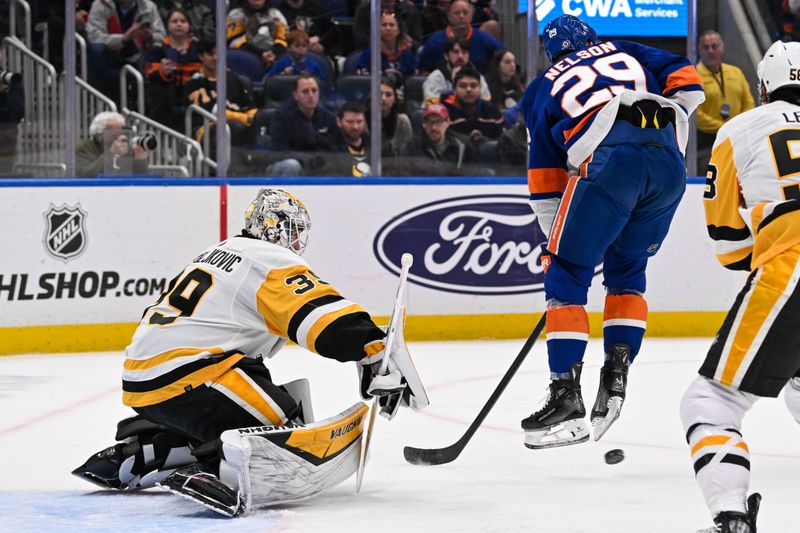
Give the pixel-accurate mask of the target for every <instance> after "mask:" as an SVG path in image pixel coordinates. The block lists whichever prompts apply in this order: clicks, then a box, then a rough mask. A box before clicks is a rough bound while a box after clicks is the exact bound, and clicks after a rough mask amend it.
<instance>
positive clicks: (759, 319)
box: [720, 261, 793, 386]
mask: <svg viewBox="0 0 800 533" xmlns="http://www.w3.org/2000/svg"><path fill="white" fill-rule="evenodd" d="M781 267H782V265H780V264H775V262H774V261H773V262H769V263H767V264H765V265H764V267H763V268H764V271H763V273H762V275H761V279H768V280H771V282H770V286H769V287H765V286H764V285H763V284H761V283H760V280H759V282H756V284H755V285H754V287H753V291H752V294H751V295H750V300H749V301H748V302H747V307H746V308H745V309H744V312H743V314H742V315H741V321H740V323H739V325H738V327H737V328H736V336H735V337H734V338H733V342H732V343H731V348H730V352H729V353H728V357H727V358H726V361H725V366H724V368H723V370H722V376H721V378H720V383H722V384H723V385H728V386H730V385H732V384H733V380H734V378H735V377H736V373H737V372H738V371H739V367H740V366H741V364H742V361H744V358H745V356H746V355H747V353H748V352H749V351H750V349H751V347H752V346H753V342H754V341H755V339H756V336H757V335H758V332H759V331H760V330H761V328H762V327H763V326H764V321H765V320H766V319H767V318H768V317H769V316H770V311H771V310H772V308H773V307H775V304H776V303H777V302H778V300H779V299H780V298H781V296H782V292H783V289H784V288H785V287H786V285H787V284H788V283H789V279H790V278H791V276H792V272H793V269H792V268H781Z"/></svg>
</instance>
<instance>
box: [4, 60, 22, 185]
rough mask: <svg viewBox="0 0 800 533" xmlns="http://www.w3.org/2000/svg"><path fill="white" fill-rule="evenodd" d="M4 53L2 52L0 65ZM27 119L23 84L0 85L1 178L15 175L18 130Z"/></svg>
mask: <svg viewBox="0 0 800 533" xmlns="http://www.w3.org/2000/svg"><path fill="white" fill-rule="evenodd" d="M2 63H3V52H2V50H0V64H2ZM24 117H25V92H24V90H23V87H22V83H21V82H20V83H11V84H10V85H6V84H3V83H0V176H9V175H13V174H14V160H15V158H16V154H17V129H18V127H19V123H20V121H21V120H22V119H23V118H24Z"/></svg>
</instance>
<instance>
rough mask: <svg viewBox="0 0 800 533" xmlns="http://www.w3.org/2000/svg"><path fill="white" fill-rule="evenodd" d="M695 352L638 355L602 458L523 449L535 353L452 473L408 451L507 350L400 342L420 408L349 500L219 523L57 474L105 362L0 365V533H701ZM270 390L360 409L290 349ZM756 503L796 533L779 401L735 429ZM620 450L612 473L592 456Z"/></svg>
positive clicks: (155, 493)
mask: <svg viewBox="0 0 800 533" xmlns="http://www.w3.org/2000/svg"><path fill="white" fill-rule="evenodd" d="M708 344H709V340H708V339H685V340H663V339H646V340H645V345H644V348H643V350H642V353H641V354H640V356H639V358H638V359H637V361H636V363H635V364H634V367H633V369H632V370H631V375H630V384H629V396H628V400H627V402H626V403H625V406H624V409H623V412H622V416H621V417H620V419H619V420H618V421H617V423H616V424H615V425H614V426H613V427H612V428H611V429H610V430H609V432H608V433H607V434H606V436H605V437H604V438H603V440H601V441H600V442H593V441H590V442H588V443H585V444H581V445H577V446H571V447H565V448H556V449H549V450H539V451H533V450H528V449H527V448H525V447H524V446H523V444H522V433H521V430H520V429H519V420H520V419H522V418H524V417H526V416H527V415H528V414H530V412H531V411H532V409H533V408H534V407H535V406H536V404H537V403H538V401H539V400H540V398H541V397H542V395H543V394H544V391H545V387H546V383H547V372H546V353H545V350H544V343H543V342H541V341H539V343H537V345H536V346H535V347H534V350H533V352H532V353H531V355H530V356H529V358H528V360H527V361H526V362H525V364H524V365H523V366H522V369H521V370H520V372H519V374H518V375H517V376H516V378H515V379H514V380H513V381H512V383H511V385H510V386H509V388H508V390H507V391H506V393H505V394H504V396H503V397H502V398H501V399H500V401H499V403H498V404H497V405H496V407H495V409H494V410H493V411H492V413H491V414H490V415H489V417H488V419H487V420H486V422H485V424H484V426H483V427H482V428H481V429H480V430H479V431H478V433H477V434H476V435H475V437H474V438H473V440H472V441H471V442H470V443H469V444H468V445H467V448H466V449H465V451H464V452H463V454H462V455H461V457H459V458H458V459H457V460H456V461H455V462H453V463H451V464H448V465H443V466H436V467H431V466H429V467H422V466H412V465H409V464H407V463H406V462H405V461H404V459H403V455H402V449H403V446H404V445H408V444H410V445H414V446H419V447H443V446H446V445H449V444H451V443H452V442H455V440H457V439H458V438H459V437H460V436H461V435H462V434H463V432H464V430H465V429H466V426H467V425H468V424H469V423H470V422H471V421H472V419H473V418H474V416H475V415H476V414H477V412H478V411H479V410H480V408H481V406H482V405H483V403H484V402H485V401H486V399H487V398H488V396H489V395H490V393H491V391H492V390H493V389H494V387H495V386H496V384H497V383H498V381H499V379H500V377H501V376H502V374H503V373H504V372H505V370H506V368H507V367H508V365H509V364H510V362H511V361H512V360H513V358H514V357H515V356H516V354H517V352H518V350H519V348H520V347H521V345H522V341H521V340H512V341H491V342H489V341H486V342H484V341H481V342H477V341H476V342H427V343H412V344H411V350H412V353H413V355H414V358H415V362H416V365H417V367H418V369H419V371H420V374H421V375H422V377H423V379H424V380H425V382H426V383H427V386H428V391H429V395H430V398H431V406H430V407H429V408H428V409H427V410H425V411H423V412H422V413H413V412H411V411H403V412H401V413H400V414H399V415H398V416H397V418H395V419H394V420H393V421H391V422H388V421H386V420H384V419H379V420H378V426H377V427H376V431H375V434H374V438H373V450H372V452H373V453H372V460H371V461H370V463H369V464H368V468H367V470H366V474H365V478H364V487H363V488H362V492H361V494H358V495H357V494H356V493H355V479H354V478H351V479H348V480H347V481H345V482H344V483H343V484H342V485H339V486H338V487H336V488H334V489H332V490H330V491H328V492H327V493H323V494H321V495H320V496H318V497H317V498H315V499H312V500H309V501H306V502H304V503H301V504H296V505H291V506H285V507H282V508H278V509H271V510H262V511H257V512H254V513H252V514H251V515H249V516H246V517H244V518H240V519H235V520H229V519H225V518H222V517H219V516H217V515H215V514H214V513H212V512H211V511H207V510H205V509H204V508H202V507H200V506H196V505H194V504H193V503H192V502H189V501H185V500H183V499H180V498H177V497H175V496H172V495H170V494H167V493H165V492H161V491H160V490H155V489H154V490H148V491H144V492H140V493H114V492H110V491H99V490H95V489H94V486H93V485H90V484H88V483H86V482H84V481H81V480H79V479H77V478H74V477H72V476H71V475H70V474H69V472H70V470H71V469H73V468H75V467H76V466H78V465H80V464H81V463H83V461H84V460H86V458H88V456H89V455H91V454H92V453H94V452H96V451H99V450H100V449H102V448H104V447H106V446H107V445H110V444H112V443H113V434H114V430H115V427H116V422H117V421H118V420H119V419H121V418H123V417H125V416H127V415H128V414H129V411H128V410H127V409H126V408H124V407H123V406H122V405H121V402H120V394H121V393H120V390H119V385H120V370H121V365H122V356H121V354H119V353H99V354H73V355H41V356H12V357H0V531H9V532H11V531H15V532H16V531H46V530H52V531H119V530H126V531H134V532H138V531H281V532H313V533H320V532H321V531H325V532H327V531H347V532H379V533H386V532H395V531H397V532H400V531H403V532H408V531H418V532H428V531H435V532H437V533H439V532H446V531H458V532H472V531H503V532H505V531H514V532H516V531H526V532H546V533H550V532H560V533H569V532H580V533H588V532H592V533H594V532H603V533H605V532H615V533H616V532H625V533H629V532H635V533H640V532H641V533H644V532H647V533H650V532H653V533H656V532H663V533H675V532H692V531H695V530H696V529H698V528H700V527H707V526H709V525H710V524H711V520H710V517H709V516H708V513H707V512H706V509H705V505H704V503H703V499H702V496H701V494H700V491H699V489H698V488H697V486H696V484H695V481H694V474H693V471H692V466H691V463H690V460H689V453H688V451H687V448H686V445H685V442H684V439H683V431H682V429H681V425H680V421H679V418H678V404H679V401H680V397H681V394H682V393H683V391H684V390H685V388H686V386H687V385H688V383H689V382H690V381H691V380H692V379H693V378H694V376H695V373H696V370H697V368H698V367H699V364H700V362H701V360H702V357H703V355H704V354H705V351H706V349H707V346H708ZM601 348H602V347H601V344H600V343H599V341H595V340H593V341H592V342H591V343H590V345H589V349H588V351H587V357H586V367H585V370H584V379H583V386H584V398H585V400H586V402H587V403H588V404H591V403H592V402H593V400H594V394H595V391H596V386H597V374H598V369H599V365H600V363H601V355H600V354H601V351H602V350H601ZM269 366H270V368H271V369H272V373H273V377H274V378H275V379H276V381H278V382H282V381H290V380H292V379H295V378H298V377H303V376H305V377H309V378H310V380H311V386H312V396H313V399H314V408H315V412H316V415H317V418H323V417H326V416H330V415H332V414H335V413H338V412H339V411H341V410H343V409H344V408H346V407H348V406H350V405H352V404H353V403H354V402H355V401H356V400H357V394H356V392H355V390H356V371H355V368H354V365H352V364H350V365H342V364H339V363H336V362H334V361H328V360H324V359H322V358H320V357H317V356H314V355H311V354H309V353H308V352H305V351H304V350H302V349H300V348H297V347H289V348H286V349H285V350H284V351H283V352H282V353H280V354H279V355H278V356H277V357H276V358H275V359H274V360H272V361H270V363H269ZM744 432H745V439H746V441H747V443H748V444H749V446H750V450H751V454H752V468H753V478H752V486H751V489H752V490H756V491H760V492H761V493H762V494H763V496H764V501H763V505H762V511H761V515H760V517H759V531H764V532H768V533H786V532H791V531H797V527H796V522H797V515H796V514H795V513H794V511H793V509H794V510H796V508H795V507H794V506H795V505H797V498H798V489H797V479H798V474H800V462H798V458H800V452H798V449H797V443H798V441H800V428H798V426H797V424H796V423H795V422H794V420H793V419H792V418H791V416H790V415H789V413H788V412H787V411H786V408H785V406H784V404H783V402H782V401H781V400H778V401H776V400H769V399H765V400H762V401H761V402H759V403H758V404H757V405H756V407H755V408H754V409H753V410H752V411H751V412H750V413H749V414H748V416H747V417H746V419H745V426H744ZM612 448H621V449H623V450H624V451H625V455H626V459H625V461H623V462H622V463H621V464H618V465H614V466H610V465H607V464H605V462H604V460H603V454H604V453H605V452H606V451H608V450H610V449H612Z"/></svg>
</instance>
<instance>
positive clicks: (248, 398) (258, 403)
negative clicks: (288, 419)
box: [217, 371, 285, 426]
mask: <svg viewBox="0 0 800 533" xmlns="http://www.w3.org/2000/svg"><path fill="white" fill-rule="evenodd" d="M217 383H219V384H220V385H222V386H223V387H225V388H226V389H228V390H229V391H231V392H232V393H233V394H235V395H236V396H238V397H239V398H241V399H242V401H244V402H247V404H248V405H250V406H251V407H252V408H253V409H255V410H256V411H258V412H259V413H261V414H262V415H264V416H265V417H266V418H267V420H269V421H270V422H271V423H272V424H274V425H276V426H279V425H281V424H283V423H284V422H285V419H284V417H283V416H281V415H279V414H278V413H276V412H275V409H273V408H272V406H271V405H270V404H269V403H267V402H266V400H264V398H263V397H262V396H261V394H259V393H258V391H256V390H255V389H254V388H253V385H251V384H250V383H249V382H248V381H247V380H246V379H245V378H244V377H242V376H241V375H239V373H238V372H236V371H233V372H226V373H225V374H223V375H222V376H221V377H220V378H219V379H218V380H217Z"/></svg>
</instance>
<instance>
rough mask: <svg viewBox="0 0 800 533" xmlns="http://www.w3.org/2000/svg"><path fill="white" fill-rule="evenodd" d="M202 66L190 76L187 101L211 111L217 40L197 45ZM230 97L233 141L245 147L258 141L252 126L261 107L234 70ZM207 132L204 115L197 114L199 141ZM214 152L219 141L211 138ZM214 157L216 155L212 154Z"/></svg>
mask: <svg viewBox="0 0 800 533" xmlns="http://www.w3.org/2000/svg"><path fill="white" fill-rule="evenodd" d="M197 51H198V56H199V57H200V63H201V64H202V69H201V70H200V71H199V72H196V73H195V74H193V75H192V77H191V78H190V79H189V82H188V83H187V84H186V89H185V99H184V103H185V104H186V105H187V106H189V105H191V104H194V105H197V106H200V107H202V108H203V109H205V110H206V111H209V112H211V113H214V112H216V106H217V49H216V43H215V42H209V41H201V42H200V43H198V45H197ZM225 87H226V91H227V101H226V106H225V109H226V111H225V116H226V117H227V119H228V127H229V128H230V143H231V146H233V147H243V146H247V145H252V144H254V143H255V136H256V128H255V127H253V120H254V118H255V115H256V112H257V111H258V108H257V107H256V105H255V102H254V101H253V95H252V94H251V92H250V90H249V89H248V87H247V86H246V85H245V84H244V83H243V82H242V80H241V79H239V77H238V76H237V75H236V74H235V73H234V72H232V71H230V70H229V71H228V72H227V79H226V84H225ZM205 133H206V132H205V131H204V129H203V127H202V119H201V118H200V117H199V116H197V115H195V119H194V122H193V135H194V137H195V138H196V139H197V140H198V141H199V140H202V139H203V135H204V134H205ZM210 146H211V150H212V154H213V151H214V150H215V148H216V143H215V142H214V141H213V139H211V144H210ZM212 157H213V155H212Z"/></svg>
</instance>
